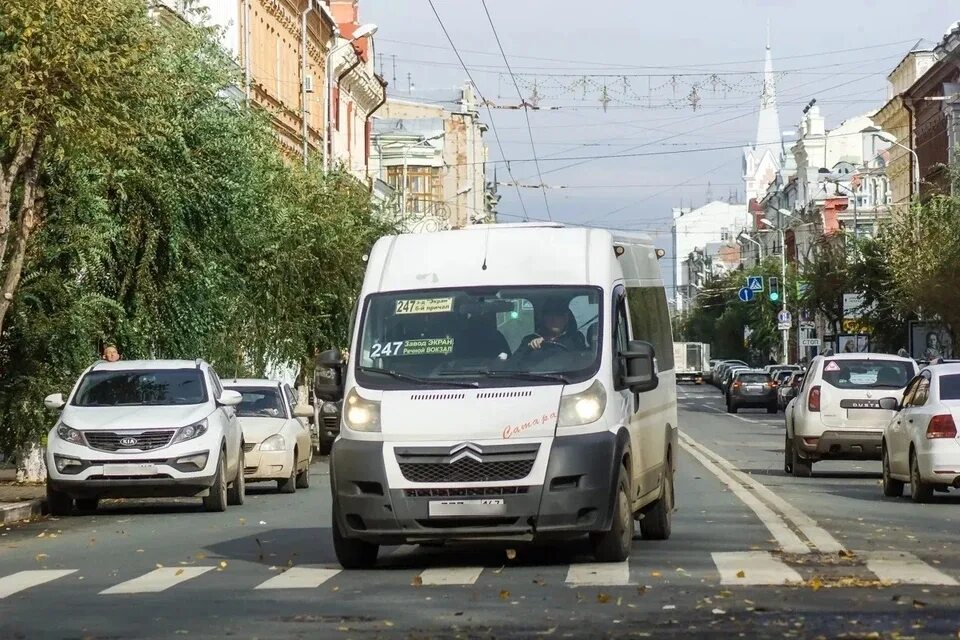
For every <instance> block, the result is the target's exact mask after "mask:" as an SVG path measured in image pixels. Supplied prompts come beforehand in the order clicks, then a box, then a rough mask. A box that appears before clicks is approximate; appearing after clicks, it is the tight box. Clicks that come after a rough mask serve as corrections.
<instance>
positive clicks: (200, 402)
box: [44, 360, 244, 515]
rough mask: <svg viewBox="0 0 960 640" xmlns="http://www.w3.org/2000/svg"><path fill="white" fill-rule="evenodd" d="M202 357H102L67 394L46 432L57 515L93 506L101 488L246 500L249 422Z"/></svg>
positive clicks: (111, 493) (58, 399) (210, 501)
mask: <svg viewBox="0 0 960 640" xmlns="http://www.w3.org/2000/svg"><path fill="white" fill-rule="evenodd" d="M241 399H242V397H241V395H240V394H239V393H237V392H236V391H225V390H224V389H223V387H222V386H221V384H220V379H219V378H218V376H217V374H216V372H215V371H214V370H213V369H212V368H211V367H210V365H208V364H207V363H206V362H203V361H202V360H197V361H191V360H131V361H119V362H98V363H96V364H94V365H93V366H91V367H90V368H89V369H87V370H86V371H85V372H84V373H83V375H82V376H80V379H79V380H78V381H77V383H76V385H75V386H74V388H73V391H72V392H71V393H70V396H69V397H68V398H67V399H64V397H63V394H61V393H56V394H53V395H50V396H47V398H46V400H44V404H45V405H46V407H47V408H48V409H51V410H61V413H60V418H59V419H58V420H57V423H56V425H54V427H53V429H51V431H50V434H49V436H48V438H47V451H46V463H47V476H48V477H47V502H48V505H49V509H50V512H51V513H52V514H54V515H67V514H69V513H70V512H71V511H72V510H73V507H74V501H76V507H77V509H78V510H79V511H82V512H90V511H93V510H95V509H96V508H97V503H98V501H99V499H100V498H143V497H186V496H202V497H203V505H204V507H205V508H206V510H207V511H223V510H225V509H226V506H227V504H228V503H229V504H235V505H238V504H243V499H244V478H243V432H242V430H241V427H240V422H239V420H238V419H237V416H236V412H235V410H234V407H236V406H237V405H238V404H239V403H240V401H241Z"/></svg>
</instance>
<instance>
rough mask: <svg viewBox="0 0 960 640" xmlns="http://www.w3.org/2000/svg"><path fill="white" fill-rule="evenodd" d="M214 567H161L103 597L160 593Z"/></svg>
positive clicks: (105, 591) (113, 588) (116, 586)
mask: <svg viewBox="0 0 960 640" xmlns="http://www.w3.org/2000/svg"><path fill="white" fill-rule="evenodd" d="M212 569H213V567H161V568H159V569H154V570H153V571H151V572H150V573H146V574H144V575H142V576H140V577H139V578H134V579H133V580H127V581H126V582H121V583H120V584H118V585H114V586H112V587H110V588H109V589H104V590H103V591H101V592H100V593H101V594H102V595H114V594H121V593H159V592H160V591H166V590H167V589H169V588H170V587H174V586H176V585H178V584H180V583H181V582H186V581H187V580H192V579H193V578H196V577H197V576H201V575H203V574H205V573H206V572H207V571H211V570H212Z"/></svg>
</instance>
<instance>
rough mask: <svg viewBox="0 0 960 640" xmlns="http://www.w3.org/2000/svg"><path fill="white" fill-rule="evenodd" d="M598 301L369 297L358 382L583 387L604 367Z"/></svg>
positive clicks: (567, 292) (591, 294) (415, 294)
mask: <svg viewBox="0 0 960 640" xmlns="http://www.w3.org/2000/svg"><path fill="white" fill-rule="evenodd" d="M601 298H602V294H601V291H600V289H598V288H595V287H546V286H540V287H503V288H483V289H479V288H465V289H434V290H424V291H404V292H396V293H383V294H376V295H372V296H370V298H369V299H368V302H367V305H366V310H365V312H364V315H363V326H362V329H361V333H360V349H359V353H358V354H357V356H358V357H357V358H356V363H357V378H358V380H359V381H360V383H361V384H362V385H363V386H368V387H372V388H397V387H400V386H404V387H408V388H409V387H411V386H414V387H415V386H423V385H425V384H426V385H429V384H433V383H448V384H457V383H460V382H462V381H468V382H470V384H471V385H473V386H475V385H477V384H479V385H482V386H495V385H503V384H513V385H515V384H516V383H517V380H518V379H522V380H523V381H524V384H536V383H541V384H557V383H558V382H564V383H566V382H573V381H576V380H585V379H587V378H588V377H589V376H591V375H593V373H594V372H595V371H596V369H597V368H598V367H599V359H600V355H599V354H600V340H601V337H600V336H601V332H600V327H601V326H602V324H601V323H602V311H601V304H600V301H601Z"/></svg>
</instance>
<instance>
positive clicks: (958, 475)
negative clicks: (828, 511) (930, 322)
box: [881, 364, 960, 502]
mask: <svg viewBox="0 0 960 640" xmlns="http://www.w3.org/2000/svg"><path fill="white" fill-rule="evenodd" d="M881 402H882V403H883V404H884V405H886V406H887V407H893V408H897V409H899V411H898V413H897V414H896V416H894V418H893V419H892V420H891V421H890V422H889V423H888V424H887V426H886V428H885V429H884V430H883V493H884V494H885V495H887V496H891V497H893V496H901V495H903V485H904V483H906V482H909V483H910V496H911V497H912V498H913V500H914V501H915V502H927V501H928V500H929V499H930V498H931V497H932V496H933V492H934V490H939V491H947V489H948V487H954V488H957V487H960V440H958V439H957V423H958V422H960V364H942V365H931V366H929V367H927V368H925V369H923V371H921V372H920V374H919V375H918V376H917V377H915V378H914V379H913V380H912V381H911V382H910V384H909V385H908V386H907V390H906V391H905V392H904V394H903V403H902V404H901V403H899V402H896V399H895V398H889V399H883V400H881Z"/></svg>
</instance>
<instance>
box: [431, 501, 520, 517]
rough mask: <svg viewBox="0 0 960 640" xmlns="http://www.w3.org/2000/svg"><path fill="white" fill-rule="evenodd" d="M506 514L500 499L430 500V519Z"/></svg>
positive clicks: (505, 507)
mask: <svg viewBox="0 0 960 640" xmlns="http://www.w3.org/2000/svg"><path fill="white" fill-rule="evenodd" d="M506 512H507V505H506V504H505V503H504V501H503V499H502V498H485V499H482V500H431V501H430V510H429V513H430V517H439V518H444V517H451V516H453V517H456V516H500V515H503V514H505V513H506Z"/></svg>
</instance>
